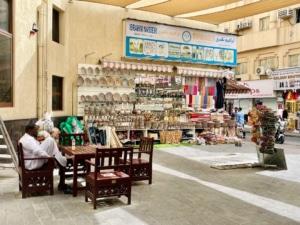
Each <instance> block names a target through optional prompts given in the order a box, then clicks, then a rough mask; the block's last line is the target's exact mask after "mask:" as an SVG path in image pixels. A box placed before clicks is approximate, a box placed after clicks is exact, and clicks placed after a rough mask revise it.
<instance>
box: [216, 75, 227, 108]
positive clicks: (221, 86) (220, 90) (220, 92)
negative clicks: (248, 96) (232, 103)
mask: <svg viewBox="0 0 300 225" xmlns="http://www.w3.org/2000/svg"><path fill="white" fill-rule="evenodd" d="M226 83H227V79H226V78H225V77H224V78H223V79H219V80H218V81H217V83H216V88H217V100H216V106H215V107H216V109H223V107H224V101H225V91H226Z"/></svg>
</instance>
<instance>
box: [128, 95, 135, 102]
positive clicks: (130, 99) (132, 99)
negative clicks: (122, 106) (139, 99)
mask: <svg viewBox="0 0 300 225" xmlns="http://www.w3.org/2000/svg"><path fill="white" fill-rule="evenodd" d="M129 102H136V94H135V93H130V94H129Z"/></svg>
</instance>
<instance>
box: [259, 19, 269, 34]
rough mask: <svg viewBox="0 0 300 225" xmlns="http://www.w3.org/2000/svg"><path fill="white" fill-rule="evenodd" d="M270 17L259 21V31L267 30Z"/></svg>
mask: <svg viewBox="0 0 300 225" xmlns="http://www.w3.org/2000/svg"><path fill="white" fill-rule="evenodd" d="M269 27H270V16H266V17H263V18H260V19H259V31H265V30H269Z"/></svg>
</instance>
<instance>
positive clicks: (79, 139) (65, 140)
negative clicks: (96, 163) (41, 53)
mask: <svg viewBox="0 0 300 225" xmlns="http://www.w3.org/2000/svg"><path fill="white" fill-rule="evenodd" d="M73 138H74V139H75V143H76V145H84V144H85V143H87V139H86V135H85V133H80V134H66V133H61V134H60V136H59V145H64V146H71V145H72V139H73ZM77 171H78V176H85V175H86V166H85V162H84V160H82V161H79V162H78V164H77ZM59 175H60V176H62V177H63V179H65V178H69V177H73V160H72V159H71V158H68V159H67V165H66V167H65V168H63V171H62V168H60V171H59Z"/></svg>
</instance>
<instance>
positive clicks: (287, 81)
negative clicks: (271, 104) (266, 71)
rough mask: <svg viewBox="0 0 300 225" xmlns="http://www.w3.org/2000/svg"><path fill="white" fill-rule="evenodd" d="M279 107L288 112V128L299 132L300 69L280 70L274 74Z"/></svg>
mask: <svg viewBox="0 0 300 225" xmlns="http://www.w3.org/2000/svg"><path fill="white" fill-rule="evenodd" d="M272 78H273V79H274V90H275V91H276V95H277V100H278V101H277V104H278V106H279V107H281V106H282V108H285V109H286V110H287V111H288V115H289V116H288V121H289V123H288V128H289V129H290V130H295V129H297V130H299V129H300V126H299V121H300V120H299V113H300V67H293V68H286V69H279V70H276V71H274V72H273V73H272Z"/></svg>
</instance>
